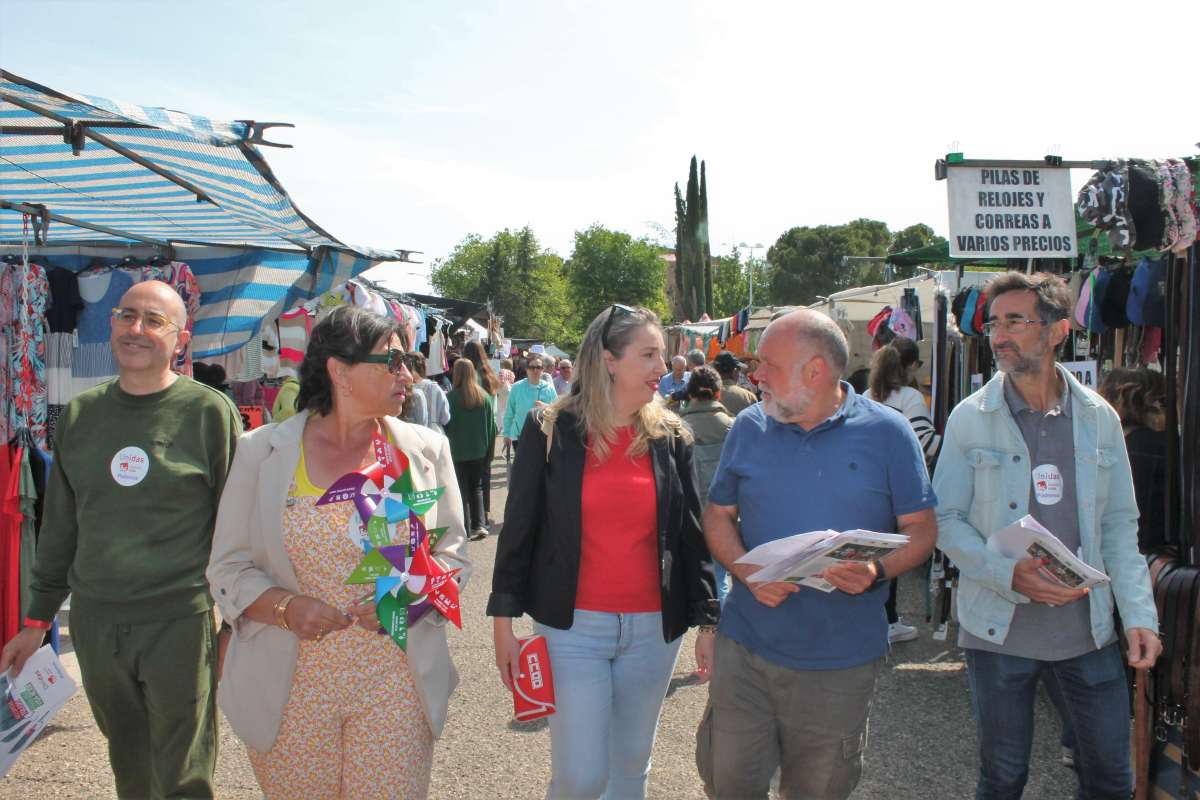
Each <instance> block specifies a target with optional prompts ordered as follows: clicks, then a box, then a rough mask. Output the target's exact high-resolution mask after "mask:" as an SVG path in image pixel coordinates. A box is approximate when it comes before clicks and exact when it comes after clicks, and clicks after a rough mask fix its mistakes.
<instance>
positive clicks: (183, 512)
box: [0, 281, 241, 798]
mask: <svg viewBox="0 0 1200 800" xmlns="http://www.w3.org/2000/svg"><path fill="white" fill-rule="evenodd" d="M186 323H187V311H186V310H185V308H184V305H183V302H182V300H180V298H179V295H178V294H176V292H175V291H174V290H173V289H172V288H171V287H170V286H168V285H167V284H165V283H160V282H158V281H147V282H145V283H139V284H137V285H135V286H134V287H133V288H131V289H130V290H129V291H128V292H126V293H125V295H124V297H122V298H121V305H120V306H119V307H118V308H115V309H113V319H112V336H111V339H110V343H111V345H112V350H113V355H114V357H115V359H116V362H117V365H118V377H117V378H116V379H115V380H112V381H109V382H107V383H104V384H102V385H100V386H97V387H95V388H94V389H89V390H88V391H86V392H83V393H82V394H80V395H79V396H78V397H76V398H75V399H74V400H72V401H71V402H70V403H69V404H68V405H67V406H66V408H65V409H64V410H63V414H62V417H61V420H60V422H59V424H58V428H57V431H56V436H55V452H54V455H55V458H54V466H53V469H52V471H51V475H50V481H49V484H48V486H47V490H46V492H47V502H46V504H45V508H46V511H45V516H44V518H43V520H42V527H41V532H40V535H39V539H38V550H37V559H36V561H35V563H34V567H33V586H32V591H33V599H32V603H31V604H30V607H29V613H28V616H27V617H26V619H25V628H24V630H22V631H21V632H20V633H19V634H17V636H16V637H14V638H13V640H12V641H10V642H9V643H8V644H7V645H6V646H5V647H4V650H3V653H2V654H0V670H5V669H10V668H11V669H12V670H13V674H16V673H17V672H19V671H20V670H21V668H22V667H23V666H24V664H25V661H26V659H28V658H29V657H30V656H31V655H32V654H33V653H34V652H35V651H36V650H37V649H38V647H40V646H41V643H42V639H43V635H44V633H45V630H46V629H47V628H49V626H50V622H51V620H53V619H54V616H55V614H56V613H57V612H58V609H59V607H60V606H61V605H62V603H63V601H64V600H65V599H66V597H67V595H68V593H70V594H71V595H72V602H71V619H70V633H71V642H72V644H73V645H74V648H75V653H76V656H77V657H78V659H79V668H80V672H81V673H82V677H83V688H84V690H85V692H86V693H87V697H88V702H89V703H90V704H91V707H92V713H93V714H94V715H95V717H96V722H97V724H98V725H99V727H100V731H101V732H102V733H103V734H104V735H105V737H106V738H107V739H108V753H109V761H110V762H111V764H112V769H113V773H114V775H115V777H116V788H117V794H118V796H120V797H123V798H126V797H130V798H151V797H152V798H165V797H189V798H193V797H212V796H213V787H212V777H213V769H214V767H215V765H216V758H217V718H216V703H215V698H216V688H215V684H216V677H217V674H216V671H217V665H216V638H217V637H216V631H215V628H214V619H213V611H212V606H213V602H212V597H211V596H210V595H209V592H208V583H207V581H206V580H205V577H204V570H205V567H206V566H207V564H208V556H209V551H210V549H211V547H212V533H213V525H214V522H215V520H216V514H217V501H218V500H219V498H220V496H221V490H222V488H223V487H224V484H225V477H226V475H227V474H228V472H229V467H230V465H231V464H232V462H233V451H234V447H235V445H236V443H237V437H238V435H239V434H240V433H241V417H240V415H239V414H238V411H237V408H236V407H235V406H234V405H233V403H232V401H230V400H229V398H228V397H226V396H225V395H224V394H222V393H221V392H218V391H216V390H215V389H211V388H209V387H207V386H205V385H203V384H201V383H197V382H196V381H193V380H192V379H191V378H188V377H185V376H182V375H177V374H175V373H174V372H172V371H171V365H172V364H173V363H174V361H175V357H176V356H177V355H178V354H180V353H182V352H183V350H184V349H185V348H186V347H187V344H188V340H189V339H190V334H189V332H188V331H187V330H185V326H186Z"/></svg>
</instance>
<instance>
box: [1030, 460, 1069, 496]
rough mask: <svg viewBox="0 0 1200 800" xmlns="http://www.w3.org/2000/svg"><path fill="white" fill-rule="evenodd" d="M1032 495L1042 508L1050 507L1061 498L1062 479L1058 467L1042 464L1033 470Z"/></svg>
mask: <svg viewBox="0 0 1200 800" xmlns="http://www.w3.org/2000/svg"><path fill="white" fill-rule="evenodd" d="M1033 495H1034V497H1036V498H1037V501H1038V502H1039V503H1041V504H1042V505H1044V506H1052V505H1054V504H1055V503H1057V502H1058V501H1059V500H1062V496H1063V478H1062V473H1061V472H1059V470H1058V467H1056V466H1054V465H1053V464H1042V465H1041V466H1039V467H1034V469H1033Z"/></svg>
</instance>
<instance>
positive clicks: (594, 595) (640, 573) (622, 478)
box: [575, 427, 662, 613]
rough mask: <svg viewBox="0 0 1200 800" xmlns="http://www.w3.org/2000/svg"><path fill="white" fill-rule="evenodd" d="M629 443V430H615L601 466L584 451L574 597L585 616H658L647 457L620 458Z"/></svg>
mask: <svg viewBox="0 0 1200 800" xmlns="http://www.w3.org/2000/svg"><path fill="white" fill-rule="evenodd" d="M632 442H633V428H632V427H627V428H620V429H618V431H617V440H616V442H614V443H613V444H612V446H611V447H610V448H609V455H608V458H607V459H605V460H604V461H602V462H601V461H599V460H597V458H596V456H595V455H594V454H593V453H592V452H591V449H590V448H589V449H588V454H587V463H586V465H585V466H584V469H583V496H582V506H581V510H582V523H583V524H582V534H583V540H582V553H581V555H580V560H579V588H578V590H577V591H576V594H575V607H576V608H579V609H583V610H585V611H607V612H610V613H633V612H639V611H641V612H644V611H661V610H662V595H661V594H660V593H659V589H658V542H657V539H658V500H657V494H656V491H655V485H654V467H653V465H652V463H651V461H650V454H649V453H645V454H643V455H641V456H639V457H637V458H634V459H630V458H628V457H627V456H626V453H627V452H628V450H629V446H630V444H631V443H632Z"/></svg>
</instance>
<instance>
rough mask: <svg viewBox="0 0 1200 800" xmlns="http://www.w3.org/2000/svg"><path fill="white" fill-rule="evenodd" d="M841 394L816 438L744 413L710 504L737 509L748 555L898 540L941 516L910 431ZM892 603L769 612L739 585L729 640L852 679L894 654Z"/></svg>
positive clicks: (726, 624)
mask: <svg viewBox="0 0 1200 800" xmlns="http://www.w3.org/2000/svg"><path fill="white" fill-rule="evenodd" d="M842 389H843V390H844V391H845V392H846V400H845V402H844V403H843V404H842V407H841V408H840V409H838V411H837V412H836V413H835V414H834V415H833V416H832V417H830V418H829V419H827V420H825V422H823V423H821V424H820V425H818V426H817V427H815V428H813V429H812V430H811V431H805V430H804V429H803V428H801V427H800V426H799V425H789V424H785V423H782V422H777V421H776V420H774V419H772V418H770V417H768V416H767V415H766V414H765V413H764V412H763V405H762V404H761V403H759V404H756V405H753V406H750V407H749V408H747V409H746V410H744V411H743V412H742V413H741V414H738V417H737V420H736V421H735V422H734V424H733V428H732V430H730V432H729V436H728V437H727V438H726V439H725V447H724V449H723V450H722V451H721V461H720V463H719V464H718V465H717V472H716V474H715V475H714V476H713V481H712V486H711V488H710V489H709V491H708V499H709V501H710V502H713V503H716V504H717V505H723V506H737V507H738V513H739V514H740V516H741V533H742V542H743V544H744V545H745V547H746V549H747V550H751V549H753V548H755V547H757V546H758V545H760V544H764V543H765V542H770V541H774V540H775V539H782V538H784V537H786V536H791V535H792V534H796V533H807V532H809V531H819V530H826V529H830V530H835V531H845V530H851V529H853V528H862V529H864V530H869V531H877V532H880V533H892V532H895V531H896V517H897V516H900V515H902V514H911V513H913V512H916V511H920V510H921V509H925V508H931V507H933V506H935V505H937V498H936V497H935V495H934V493H933V487H932V485H931V484H930V482H929V473H928V471H927V470H926V468H925V456H924V454H923V453H922V451H921V445H920V443H919V442H918V441H917V437H916V435H915V434H914V433H913V430H912V427H911V426H910V425H909V424H908V420H906V419H905V418H904V417H903V416H902V415H901V414H899V413H898V412H897V411H895V410H894V409H891V408H888V407H887V406H884V405H882V404H880V403H876V402H874V401H872V400H868V399H866V398H865V397H862V396H860V395H858V394H855V392H854V389H853V388H852V387H851V386H850V384H848V383H845V382H843V383H842ZM886 600H887V587H885V586H880V587H878V588H876V589H874V590H871V591H868V592H864V593H863V594H860V595H850V594H846V593H844V592H840V591H836V590H835V591H833V592H829V593H825V592H822V591H820V590H818V589H812V588H809V587H807V586H801V587H800V591H798V592H796V593H794V594H792V595H790V596H789V597H788V599H787V600H785V601H784V602H783V603H781V604H780V605H779V606H778V607H776V608H768V607H767V606H765V605H763V604H762V603H760V602H758V601H757V600H755V599H754V595H753V594H751V593H750V590H749V589H748V588H746V585H745V584H743V583H742V582H741V581H736V580H735V581H734V582H733V591H732V592H730V594H729V598H728V600H727V601H726V603H725V607H724V609H723V610H722V612H721V627H720V630H721V633H723V634H725V635H726V636H728V637H729V638H731V639H733V640H734V641H737V642H739V643H740V644H741V645H742V646H743V647H746V648H747V649H748V650H750V651H751V652H753V653H756V654H757V655H759V656H761V657H762V658H764V659H766V660H767V661H771V662H773V663H776V664H780V665H782V666H785V667H788V668H790V669H801V670H822V669H845V668H847V667H853V666H858V665H859V664H865V663H867V662H869V661H873V660H875V659H877V658H880V657H882V656H883V655H884V654H885V653H886V652H887V646H888V637H887V617H886V615H885V614H884V609H883V606H884V602H885V601H886Z"/></svg>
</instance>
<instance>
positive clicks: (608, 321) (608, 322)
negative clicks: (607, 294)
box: [600, 303, 637, 350]
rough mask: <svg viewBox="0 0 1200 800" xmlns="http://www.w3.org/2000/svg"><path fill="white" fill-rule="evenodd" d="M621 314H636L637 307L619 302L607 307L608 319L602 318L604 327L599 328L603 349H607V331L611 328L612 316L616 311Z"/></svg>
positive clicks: (614, 315)
mask: <svg viewBox="0 0 1200 800" xmlns="http://www.w3.org/2000/svg"><path fill="white" fill-rule="evenodd" d="M618 311H620V312H621V313H622V314H636V313H637V309H634V308H630V307H629V306H623V305H621V304H620V303H613V304H612V305H611V306H609V309H608V319H606V320H604V327H603V328H601V329H600V346H601V347H603V348H604V349H605V350H607V349H608V332H609V330H611V329H612V324H613V318H614V317H616V316H617V312H618Z"/></svg>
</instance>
